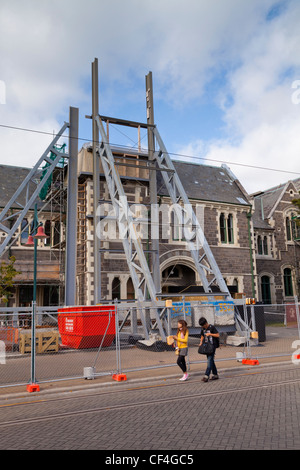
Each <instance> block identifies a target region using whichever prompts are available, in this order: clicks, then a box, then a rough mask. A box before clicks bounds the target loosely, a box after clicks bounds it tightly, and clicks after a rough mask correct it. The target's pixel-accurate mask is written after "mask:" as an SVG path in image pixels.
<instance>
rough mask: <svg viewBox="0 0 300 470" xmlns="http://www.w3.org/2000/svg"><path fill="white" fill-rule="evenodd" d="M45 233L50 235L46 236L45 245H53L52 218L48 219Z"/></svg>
mask: <svg viewBox="0 0 300 470" xmlns="http://www.w3.org/2000/svg"><path fill="white" fill-rule="evenodd" d="M45 234H46V235H48V237H49V238H45V240H44V245H45V246H50V245H51V222H50V220H46V222H45Z"/></svg>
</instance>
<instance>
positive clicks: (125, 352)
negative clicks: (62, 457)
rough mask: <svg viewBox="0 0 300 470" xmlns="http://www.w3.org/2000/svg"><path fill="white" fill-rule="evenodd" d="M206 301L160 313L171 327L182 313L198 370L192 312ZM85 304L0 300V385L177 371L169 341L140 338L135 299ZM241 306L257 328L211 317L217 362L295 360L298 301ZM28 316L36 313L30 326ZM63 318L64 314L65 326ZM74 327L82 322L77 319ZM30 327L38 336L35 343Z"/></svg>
mask: <svg viewBox="0 0 300 470" xmlns="http://www.w3.org/2000/svg"><path fill="white" fill-rule="evenodd" d="M204 308H205V310H204ZM211 308H212V307H211V306H208V305H206V306H205V307H203V306H201V305H199V304H197V303H190V304H189V305H185V306H184V309H183V310H180V308H177V309H174V311H171V310H169V311H168V312H167V313H166V319H167V322H168V324H167V329H168V334H176V330H177V321H178V319H180V318H185V319H186V320H187V323H188V327H189V330H190V335H189V356H188V360H189V367H190V369H191V370H194V371H199V372H200V371H202V370H204V368H205V362H206V361H205V358H203V356H200V355H199V354H198V344H199V335H200V327H199V326H198V327H197V320H198V318H199V316H200V315H201V316H202V315H203V314H204V313H205V314H208V313H209V312H210V310H211ZM83 309H85V311H84V312H83V311H82V312H80V308H79V307H76V309H75V308H74V310H70V309H68V311H67V312H64V311H63V312H58V310H62V308H58V307H36V312H35V315H32V307H24V308H21V307H18V308H0V387H8V386H15V385H26V384H28V383H30V382H33V381H36V382H38V383H43V382H57V381H63V380H70V379H82V380H85V379H97V378H98V377H103V376H104V377H108V378H109V377H113V376H115V375H120V374H131V373H133V372H138V371H146V370H149V371H151V370H155V369H161V370H162V371H163V369H164V368H170V367H174V373H177V372H178V373H179V370H178V367H177V366H176V356H175V353H174V349H173V347H172V346H169V345H167V343H166V342H163V341H161V340H160V337H159V336H158V335H153V337H151V338H150V339H148V340H145V339H144V335H143V324H142V322H141V320H140V319H139V317H138V313H137V310H136V308H135V307H134V305H132V306H131V307H129V306H128V305H127V307H126V308H123V306H122V304H116V305H111V306H110V307H109V306H107V309H106V312H105V315H104V316H103V315H102V316H99V315H97V314H95V312H94V308H93V307H82V310H83ZM242 309H243V315H244V320H245V321H246V322H247V323H248V324H249V331H250V333H251V332H253V331H257V335H253V334H249V335H245V336H244V337H241V335H240V333H239V332H238V331H237V330H236V328H235V325H234V324H228V325H221V326H219V325H218V324H216V327H217V329H218V330H219V331H220V333H221V334H220V336H221V341H220V343H221V344H220V348H219V349H217V351H216V362H219V363H220V364H222V365H223V366H224V367H225V366H226V365H227V364H228V365H229V364H231V365H232V361H234V363H235V364H236V362H237V361H240V359H241V358H242V357H246V356H249V354H250V355H251V356H252V357H254V358H257V359H258V360H259V361H260V362H263V361H264V360H266V359H268V358H280V357H281V358H285V359H286V360H291V361H293V362H295V361H299V360H300V355H298V354H296V353H297V348H299V347H300V333H299V331H300V330H299V303H298V302H295V303H290V304H282V305H250V306H245V305H242ZM91 312H92V313H91ZM148 313H149V315H148V321H149V322H152V324H154V323H155V318H156V317H155V314H154V312H153V311H151V308H149V312H148ZM89 315H90V317H91V318H90V319H89V325H88V326H87V330H85V331H80V332H78V331H77V333H79V335H80V334H81V335H82V336H83V337H84V336H89V335H90V337H92V340H91V341H90V342H88V343H84V341H83V342H82V343H81V344H79V345H78V343H77V344H76V342H74V341H73V339H72V338H71V336H72V334H73V333H74V328H75V330H76V328H77V329H78V328H79V326H78V324H79V323H78V322H80V321H81V322H82V318H83V317H84V316H85V317H88V316H89ZM32 318H35V319H36V322H35V325H34V329H33V328H32V327H33V325H32ZM62 318H64V319H65V320H66V321H65V323H64V325H63V326H62V323H61V321H62V320H61V319H62ZM216 318H217V317H216V315H215V316H214V317H213V320H215V321H218V320H217V319H216ZM209 321H210V322H211V320H209ZM229 323H230V322H229ZM99 325H100V326H99ZM80 328H84V327H82V325H81V326H80ZM99 328H100V330H99ZM32 331H34V335H35V337H36V341H35V344H34V346H35V347H33V348H32V341H31V338H32ZM75 333H76V331H75ZM95 337H96V338H95ZM70 338H71V339H72V341H73V342H72V341H71V340H70ZM296 363H298V362H296Z"/></svg>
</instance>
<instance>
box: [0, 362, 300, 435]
mask: <svg viewBox="0 0 300 470" xmlns="http://www.w3.org/2000/svg"><path fill="white" fill-rule="evenodd" d="M289 370H293V369H289ZM289 370H286V371H285V372H288V371H289ZM273 372H274V371H273ZM254 374H258V373H257V372H256V373H253V372H252V373H251V375H254ZM245 375H250V374H247V373H246V374H245V373H244V374H239V375H234V376H232V377H229V376H228V377H226V378H223V379H222V380H226V379H229V378H230V379H232V378H234V377H241V376H245ZM192 383H193V384H197V383H202V382H201V380H197V381H195V380H193V382H192ZM293 384H300V378H298V379H284V380H279V381H272V382H271V381H270V382H266V383H261V384H252V385H246V386H240V387H230V388H222V389H213V390H212V389H210V390H205V387H206V386H207V385H205V386H203V387H202V388H201V390H199V391H198V392H197V393H190V394H185V395H181V396H178V395H174V396H172V397H170V396H169V397H166V398H163V397H161V398H156V399H155V404H156V405H159V404H169V403H174V402H177V401H181V400H182V401H187V400H194V399H197V400H199V399H200V398H201V399H203V398H211V397H214V396H216V397H217V396H220V395H228V394H238V393H243V392H250V391H253V390H262V389H267V388H270V387H283V386H291V385H293ZM177 386H179V387H182V386H183V384H182V383H180V384H177V383H171V384H163V385H157V384H156V385H148V386H142V387H133V388H127V389H124V390H122V392H133V391H140V390H149V389H152V388H156V389H158V388H159V387H177ZM113 393H120V390H118V391H115V392H113ZM107 394H109V395H111V394H112V391H107V392H100V393H99V392H98V393H92V394H89V395H88V397H89V398H93V397H99V396H103V395H107ZM86 397H87V395H86V394H81V395H77V396H72V397H55V398H50V399H49V398H48V399H44V400H43V399H42V400H34V401H30V402H19V403H14V404H7V405H2V406H0V408H1V407H8V406H25V405H32V404H35V405H37V404H39V403H40V404H42V403H48V402H55V401H62V400H79V399H84V398H86ZM145 406H153V403H152V401H151V400H149V399H148V400H141V401H138V402H134V403H132V402H124V403H120V404H116V405H108V404H107V405H103V406H98V407H94V408H87V409H80V410H74V411H65V412H60V413H52V414H48V415H46V416H34V417H29V418H21V419H20V418H18V419H11V420H7V421H2V422H1V423H0V429H3V428H5V427H10V426H20V425H22V426H24V425H27V424H28V425H30V424H33V423H35V424H37V423H39V422H45V421H51V420H59V419H66V418H72V417H79V416H82V415H85V416H86V415H88V414H89V415H92V414H94V413H95V414H96V413H105V412H113V411H123V410H128V409H134V408H139V407H145Z"/></svg>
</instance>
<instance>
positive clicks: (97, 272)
mask: <svg viewBox="0 0 300 470" xmlns="http://www.w3.org/2000/svg"><path fill="white" fill-rule="evenodd" d="M98 114H99V91H98V59H97V58H95V60H94V62H93V63H92V126H93V127H92V130H93V198H94V199H93V224H94V240H93V242H94V305H97V304H98V303H99V302H100V299H101V253H100V238H99V233H98V232H100V231H97V224H98V222H99V215H98V204H99V199H100V169H99V157H98V154H97V149H98V146H99V130H98V126H97V123H96V116H98Z"/></svg>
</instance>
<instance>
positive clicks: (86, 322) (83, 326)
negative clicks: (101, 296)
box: [58, 305, 116, 349]
mask: <svg viewBox="0 0 300 470" xmlns="http://www.w3.org/2000/svg"><path fill="white" fill-rule="evenodd" d="M58 329H59V333H60V336H61V341H62V344H63V345H64V346H68V347H70V348H75V349H89V348H98V347H99V346H100V345H101V343H102V340H103V344H102V347H108V346H110V345H111V343H112V342H113V340H114V338H115V334H116V326H115V306H114V305H93V306H87V307H85V306H84V307H63V308H59V309H58ZM106 330H107V331H106ZM105 332H106V334H105ZM103 337H104V339H103Z"/></svg>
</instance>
